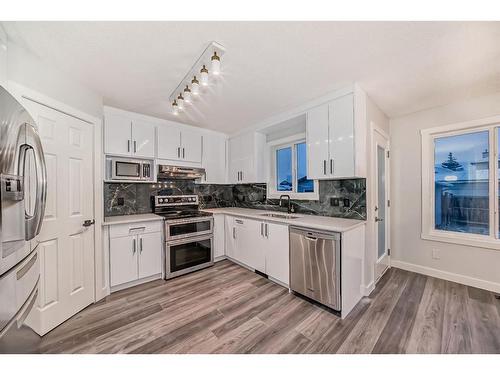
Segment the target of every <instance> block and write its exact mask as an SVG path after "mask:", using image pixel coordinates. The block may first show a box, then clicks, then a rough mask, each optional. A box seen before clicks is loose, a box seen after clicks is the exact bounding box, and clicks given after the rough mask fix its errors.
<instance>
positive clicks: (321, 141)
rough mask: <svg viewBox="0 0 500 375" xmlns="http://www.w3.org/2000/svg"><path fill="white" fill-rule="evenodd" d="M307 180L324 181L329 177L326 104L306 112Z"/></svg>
mask: <svg viewBox="0 0 500 375" xmlns="http://www.w3.org/2000/svg"><path fill="white" fill-rule="evenodd" d="M306 142H307V178H309V179H314V180H317V179H325V178H330V177H331V175H330V173H329V169H328V167H329V166H328V165H327V164H328V163H329V154H328V152H329V148H328V145H329V135H328V104H323V105H320V106H318V107H315V108H312V109H311V110H309V111H308V112H307V121H306Z"/></svg>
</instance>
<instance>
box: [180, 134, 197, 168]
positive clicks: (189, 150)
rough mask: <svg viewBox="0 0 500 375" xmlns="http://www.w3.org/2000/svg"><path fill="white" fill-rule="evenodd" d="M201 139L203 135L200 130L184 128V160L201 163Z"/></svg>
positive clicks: (182, 138) (182, 135)
mask: <svg viewBox="0 0 500 375" xmlns="http://www.w3.org/2000/svg"><path fill="white" fill-rule="evenodd" d="M201 140H202V136H201V132H200V131H199V130H191V129H182V131H181V147H182V155H181V156H182V160H184V161H187V162H191V163H201V147H202V145H201V143H202V142H201Z"/></svg>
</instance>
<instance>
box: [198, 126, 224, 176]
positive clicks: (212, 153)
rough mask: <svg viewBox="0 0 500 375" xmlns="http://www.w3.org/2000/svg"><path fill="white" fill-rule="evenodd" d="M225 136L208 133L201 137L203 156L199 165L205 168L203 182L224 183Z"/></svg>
mask: <svg viewBox="0 0 500 375" xmlns="http://www.w3.org/2000/svg"><path fill="white" fill-rule="evenodd" d="M226 139H227V138H226V136H225V135H224V134H220V133H215V132H209V133H206V134H204V135H203V155H202V161H201V165H202V167H203V168H205V179H204V181H203V182H205V183H210V184H225V183H226Z"/></svg>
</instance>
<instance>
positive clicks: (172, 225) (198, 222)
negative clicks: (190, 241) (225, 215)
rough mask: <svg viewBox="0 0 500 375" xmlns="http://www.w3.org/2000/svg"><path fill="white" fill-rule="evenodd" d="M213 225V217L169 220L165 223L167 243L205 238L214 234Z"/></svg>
mask: <svg viewBox="0 0 500 375" xmlns="http://www.w3.org/2000/svg"><path fill="white" fill-rule="evenodd" d="M213 225H214V219H213V218H212V217H211V216H204V217H190V218H186V219H174V220H167V221H166V222H165V237H166V240H167V241H174V240H180V239H184V238H189V237H193V236H204V235H207V234H212V233H213Z"/></svg>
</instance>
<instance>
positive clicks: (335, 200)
mask: <svg viewBox="0 0 500 375" xmlns="http://www.w3.org/2000/svg"><path fill="white" fill-rule="evenodd" d="M330 205H331V206H335V207H338V206H340V200H339V198H330Z"/></svg>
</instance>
